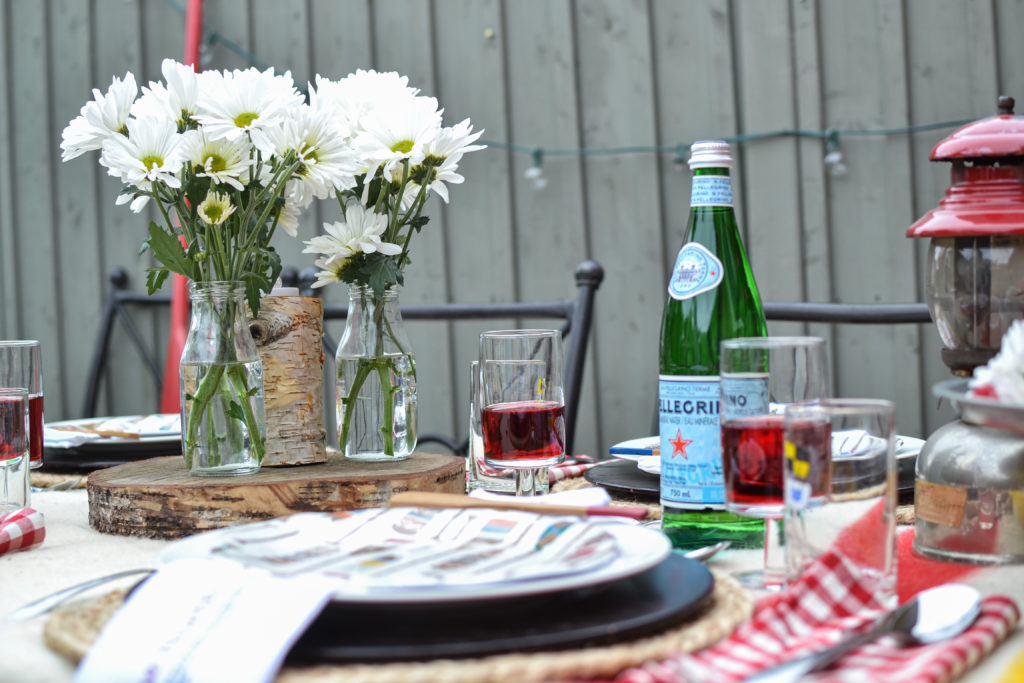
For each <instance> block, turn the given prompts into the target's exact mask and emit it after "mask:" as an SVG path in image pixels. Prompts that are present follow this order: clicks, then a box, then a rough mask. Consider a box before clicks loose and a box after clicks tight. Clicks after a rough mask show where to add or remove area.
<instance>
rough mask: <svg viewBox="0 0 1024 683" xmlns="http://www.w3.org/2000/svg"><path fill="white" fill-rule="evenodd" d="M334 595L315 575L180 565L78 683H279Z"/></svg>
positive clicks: (147, 591)
mask: <svg viewBox="0 0 1024 683" xmlns="http://www.w3.org/2000/svg"><path fill="white" fill-rule="evenodd" d="M334 587H335V584H334V582H333V581H331V580H329V579H327V578H325V577H323V576H319V575H317V574H315V573H310V574H303V575H301V576H281V575H275V574H272V573H270V572H269V571H266V570H264V569H260V568H254V567H244V566H242V565H240V564H238V563H235V562H230V561H227V560H222V559H182V560H178V561H175V562H171V563H169V564H168V565H166V566H164V567H163V568H161V569H160V570H159V571H157V572H156V573H155V574H153V575H152V576H151V577H150V578H149V579H148V580H147V581H146V582H145V583H144V584H142V586H140V587H139V589H138V590H137V591H136V592H135V594H134V595H133V596H132V597H131V599H130V600H129V601H128V602H127V603H125V605H124V607H122V608H121V610H120V611H118V612H117V613H116V614H115V615H114V617H113V618H112V619H111V620H110V621H109V622H108V623H107V625H106V627H105V628H104V629H103V632H102V633H101V634H100V636H99V638H98V639H97V641H96V643H95V644H94V645H93V647H92V649H90V650H89V652H88V653H87V654H86V656H85V659H83V660H82V663H81V665H80V666H79V668H78V671H77V672H76V674H75V681H76V682H78V683H93V682H95V683H100V682H103V683H106V682H107V681H125V682H130V681H138V682H139V683H142V682H143V681H145V682H146V683H170V682H171V681H193V682H199V681H270V680H272V679H273V678H274V676H275V675H276V673H277V671H278V669H280V667H281V663H282V662H283V661H284V658H285V655H287V653H288V651H289V650H290V649H291V647H292V645H293V644H294V643H295V641H296V640H297V639H298V638H299V636H301V635H302V633H303V632H304V631H305V630H306V628H307V627H308V626H309V624H310V622H312V621H313V619H315V618H316V616H317V615H318V614H319V613H320V612H321V610H322V609H323V607H324V605H325V604H326V603H327V601H328V600H329V599H330V597H331V595H332V593H333V592H334Z"/></svg>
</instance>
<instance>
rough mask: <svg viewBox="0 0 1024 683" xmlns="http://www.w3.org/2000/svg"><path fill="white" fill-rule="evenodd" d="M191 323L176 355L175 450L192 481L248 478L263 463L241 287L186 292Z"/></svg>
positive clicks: (257, 373)
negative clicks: (179, 445) (177, 435)
mask: <svg viewBox="0 0 1024 683" xmlns="http://www.w3.org/2000/svg"><path fill="white" fill-rule="evenodd" d="M189 298H190V299H191V301H192V320H191V323H190V325H189V330H188V337H187V338H186V340H185V347H184V349H182V353H181V365H180V370H179V375H180V381H181V442H182V452H183V454H184V456H185V466H186V467H187V468H188V470H189V472H190V473H191V474H194V475H198V476H234V475H240V474H251V473H253V472H256V471H257V470H259V468H260V463H262V461H263V453H264V444H265V439H266V417H265V413H264V410H265V409H264V404H263V365H262V363H261V362H260V356H259V352H258V351H257V349H256V344H255V342H254V341H253V338H252V335H251V334H250V333H249V326H248V322H247V319H246V306H245V287H244V285H243V284H242V283H241V282H193V283H191V284H190V285H189Z"/></svg>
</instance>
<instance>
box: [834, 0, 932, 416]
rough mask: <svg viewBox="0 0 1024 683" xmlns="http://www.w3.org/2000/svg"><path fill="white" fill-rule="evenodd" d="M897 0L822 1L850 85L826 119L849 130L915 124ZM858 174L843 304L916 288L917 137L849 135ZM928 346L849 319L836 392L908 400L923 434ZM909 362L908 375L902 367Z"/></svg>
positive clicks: (845, 187)
mask: <svg viewBox="0 0 1024 683" xmlns="http://www.w3.org/2000/svg"><path fill="white" fill-rule="evenodd" d="M901 8H902V5H901V4H900V3H897V2H879V3H876V4H874V5H870V4H861V3H834V4H828V5H823V6H822V7H821V13H820V17H821V22H822V27H823V31H824V32H825V33H826V34H827V35H829V36H830V38H831V39H830V40H829V41H828V43H827V45H826V44H824V43H823V45H822V47H823V48H824V49H823V56H822V59H823V63H824V74H825V79H824V80H825V82H826V83H843V84H844V86H843V87H842V88H840V89H837V90H836V91H835V92H834V93H830V96H828V97H827V98H826V102H825V106H826V120H827V121H828V122H829V123H830V124H831V125H832V126H833V127H835V128H841V129H858V128H859V129H882V128H894V127H900V126H905V125H907V124H908V123H909V112H908V110H907V89H908V84H907V80H906V75H907V74H906V73H905V72H904V71H903V70H901V69H894V68H893V65H894V64H899V63H901V62H902V55H903V53H904V50H905V47H906V46H905V41H904V29H905V26H904V17H903V15H902V13H901ZM842 150H843V154H844V156H845V158H846V165H847V168H848V172H847V174H846V175H845V176H843V177H840V178H834V179H833V181H832V182H831V183H830V187H829V190H830V201H831V203H832V207H833V210H832V213H831V215H832V224H831V235H830V237H831V244H832V249H833V250H832V261H831V264H830V265H831V271H832V274H833V281H834V286H835V290H834V292H835V296H836V298H837V300H839V301H850V302H863V303H873V302H885V301H903V300H907V299H908V298H910V297H911V296H912V294H911V293H912V292H914V291H915V286H916V282H915V278H914V275H913V268H912V264H913V259H914V256H913V245H911V244H909V243H908V241H907V239H906V238H905V237H904V232H905V230H906V226H907V225H908V224H909V221H910V220H911V219H912V213H913V212H912V208H911V201H910V197H911V186H910V182H909V177H910V150H909V139H908V138H907V137H906V136H892V137H874V136H872V137H863V138H847V139H845V140H843V144H842ZM919 345H920V339H919V335H918V330H917V329H915V328H914V327H912V326H906V325H903V326H896V325H890V326H870V325H869V326H852V325H844V326H841V327H840V329H839V330H838V331H837V333H836V343H835V344H834V346H833V351H834V356H833V357H834V358H835V359H836V361H837V363H838V366H839V374H838V382H837V386H836V387H835V393H836V395H839V396H873V397H879V398H887V399H891V400H893V401H894V402H895V403H896V405H897V406H899V413H898V415H897V425H898V426H897V428H898V429H899V430H901V431H900V433H905V434H914V433H917V432H918V431H919V425H920V424H921V421H922V416H921V399H920V397H921V395H922V390H923V386H922V378H921V372H920V368H919V366H918V364H917V355H916V354H917V349H918V348H919ZM894 368H899V369H900V371H899V372H894V371H893V369H894Z"/></svg>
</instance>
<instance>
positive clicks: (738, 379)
mask: <svg viewBox="0 0 1024 683" xmlns="http://www.w3.org/2000/svg"><path fill="white" fill-rule="evenodd" d="M721 382H722V422H728V421H729V420H736V419H738V418H741V417H756V416H757V415H767V414H768V413H769V412H771V404H770V402H769V393H768V375H767V374H764V375H761V374H749V375H739V376H729V375H726V376H723V377H722V379H721Z"/></svg>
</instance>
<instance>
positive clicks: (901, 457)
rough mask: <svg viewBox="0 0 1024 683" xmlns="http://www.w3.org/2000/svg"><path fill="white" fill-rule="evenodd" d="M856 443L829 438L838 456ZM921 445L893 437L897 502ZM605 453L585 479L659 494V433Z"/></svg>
mask: <svg viewBox="0 0 1024 683" xmlns="http://www.w3.org/2000/svg"><path fill="white" fill-rule="evenodd" d="M857 443H858V441H857V438H856V435H852V434H847V433H842V434H839V433H837V434H835V435H833V439H832V447H833V451H834V453H835V455H836V456H837V457H841V456H844V455H848V451H849V450H850V449H851V448H856V447H857ZM923 445H924V441H923V440H922V439H917V438H914V437H911V436H897V437H896V443H895V451H896V453H895V455H896V468H897V489H898V491H899V498H900V504H908V503H913V502H914V481H915V474H914V466H915V464H916V462H917V454H918V453H919V452H920V451H921V447H922V446H923ZM608 453H609V455H611V456H612V457H613V458H616V460H613V461H611V462H607V463H603V464H601V465H598V466H597V467H593V468H591V469H589V470H587V472H586V474H585V475H584V476H585V477H586V479H587V480H588V481H590V482H591V483H593V484H598V485H600V486H604V487H605V488H607V489H609V490H611V491H617V492H620V493H625V494H629V495H631V496H634V497H637V498H645V497H653V498H657V497H658V495H659V493H658V492H659V486H660V483H661V461H660V457H659V455H658V453H659V439H658V437H656V436H645V437H641V438H639V439H630V440H629V441H623V442H622V443H618V444H615V445H614V446H612V447H611V448H610V449H608Z"/></svg>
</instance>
